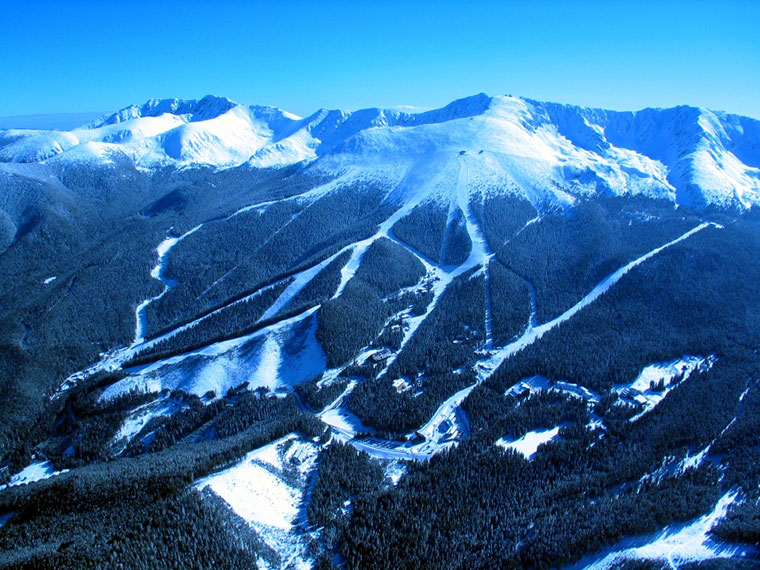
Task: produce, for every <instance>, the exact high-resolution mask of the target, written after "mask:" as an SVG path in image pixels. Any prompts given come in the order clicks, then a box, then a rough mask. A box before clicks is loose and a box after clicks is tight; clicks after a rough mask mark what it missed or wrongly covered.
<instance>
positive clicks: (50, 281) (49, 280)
mask: <svg viewBox="0 0 760 570" xmlns="http://www.w3.org/2000/svg"><path fill="white" fill-rule="evenodd" d="M57 278H58V276H57V275H53V276H52V277H48V278H47V279H45V280H44V281H43V282H42V283H43V285H47V284H48V283H52V282H53V281H55V280H56V279H57Z"/></svg>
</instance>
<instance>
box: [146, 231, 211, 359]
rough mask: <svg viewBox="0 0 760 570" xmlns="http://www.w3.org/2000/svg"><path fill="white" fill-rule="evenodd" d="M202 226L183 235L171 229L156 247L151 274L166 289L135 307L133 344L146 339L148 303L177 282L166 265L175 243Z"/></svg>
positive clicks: (155, 299) (156, 299)
mask: <svg viewBox="0 0 760 570" xmlns="http://www.w3.org/2000/svg"><path fill="white" fill-rule="evenodd" d="M202 227H203V224H199V225H197V226H195V227H194V228H193V229H192V230H190V231H188V232H185V233H184V234H182V235H181V236H172V235H171V230H169V231H168V232H167V237H166V239H165V240H164V241H162V242H161V243H159V244H158V247H156V253H157V254H158V261H157V262H156V265H155V267H153V269H151V270H150V276H151V277H153V279H158V280H159V281H161V283H163V284H164V290H163V291H161V293H159V294H158V295H156V296H155V297H150V298H148V299H145V300H144V301H143V302H141V303H140V304H139V305H137V309H135V340H134V341H132V346H137V345H138V344H142V343H143V342H144V341H145V332H146V331H147V329H148V319H147V317H146V315H145V309H147V308H148V305H150V304H151V303H153V302H154V301H158V300H159V299H160V298H161V297H163V296H164V295H166V294H167V293H168V292H169V291H170V290H171V289H172V288H173V287H174V286H175V285H176V284H177V282H176V281H174V280H173V279H169V278H168V277H167V276H166V265H167V263H168V261H169V252H170V251H171V250H172V248H173V247H174V246H175V245H177V244H178V243H179V242H181V241H182V240H183V239H185V238H186V237H187V236H189V235H191V234H193V233H195V232H197V231H198V230H199V229H201V228H202Z"/></svg>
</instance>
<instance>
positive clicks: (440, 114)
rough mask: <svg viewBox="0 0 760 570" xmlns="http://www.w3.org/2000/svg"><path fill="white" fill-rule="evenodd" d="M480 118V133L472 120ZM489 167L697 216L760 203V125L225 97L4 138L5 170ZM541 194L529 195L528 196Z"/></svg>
mask: <svg viewBox="0 0 760 570" xmlns="http://www.w3.org/2000/svg"><path fill="white" fill-rule="evenodd" d="M466 122H472V123H473V124H472V125H468V124H465V123H466ZM460 152H469V153H475V154H478V155H485V156H481V157H479V158H476V159H475V160H474V161H473V162H477V165H476V166H475V170H477V172H476V173H475V174H476V176H479V177H481V178H482V179H483V181H484V184H486V185H489V186H495V187H504V186H510V185H517V186H523V187H526V186H532V187H535V188H537V189H538V190H539V194H542V195H543V196H544V197H545V198H547V199H549V200H550V201H553V202H555V203H556V202H563V201H564V197H563V196H562V195H561V194H558V193H557V192H556V189H560V190H561V193H562V194H569V195H573V196H579V195H588V194H589V193H599V194H610V195H623V194H629V193H630V194H643V195H646V196H649V197H655V198H666V199H669V200H671V201H673V202H675V203H677V204H679V205H684V206H688V207H692V208H697V209H704V208H706V207H709V206H719V207H735V208H739V209H747V208H751V207H752V206H754V205H756V204H758V203H760V121H756V120H754V119H751V118H749V117H742V116H739V115H732V114H729V113H724V112H720V111H710V110H707V109H703V108H700V107H689V106H679V107H673V108H670V109H651V108H648V109H642V110H640V111H607V110H604V109H594V108H587V107H581V106H577V105H564V104H560V103H551V102H540V101H536V100H532V99H523V98H517V97H510V96H495V97H492V96H488V95H486V94H484V93H479V94H477V95H473V96H470V97H466V98H463V99H458V100H456V101H453V102H451V103H449V104H448V105H446V106H444V107H442V108H440V109H433V110H429V111H423V112H419V113H409V112H405V111H400V110H394V109H383V108H368V109H361V110H358V111H353V112H348V111H342V110H328V109H320V110H318V111H316V112H314V113H312V114H311V115H309V116H308V117H305V118H301V117H298V116H296V115H293V114H291V113H288V112H287V111H283V110H281V109H279V108H277V107H269V106H255V105H252V106H244V105H241V104H238V103H236V102H235V101H232V100H231V99H228V98H225V97H217V96H211V95H209V96H206V97H204V98H202V99H198V100H193V99H189V100H188V99H150V100H149V101H147V102H146V103H145V104H143V105H141V106H136V105H132V106H128V107H125V108H123V109H120V110H119V111H117V112H115V113H113V114H111V115H109V116H106V117H105V118H103V119H102V120H100V121H97V122H95V123H92V124H90V125H88V126H85V127H81V128H79V129H73V130H71V131H45V130H37V131H23V130H18V129H9V130H4V131H2V130H0V161H3V162H45V163H51V164H55V163H61V164H66V163H71V162H90V163H96V164H109V163H113V162H114V161H119V160H126V161H127V162H131V163H133V164H134V165H135V166H136V167H138V168H142V169H148V170H150V169H155V168H159V167H165V166H174V167H211V168H215V169H224V168H231V167H236V166H240V165H249V166H251V167H257V168H266V167H281V166H286V165H293V164H301V165H302V166H304V167H306V168H314V169H315V170H316V171H321V172H324V173H327V174H329V175H340V174H341V173H343V174H345V172H346V171H347V170H348V169H349V168H353V169H354V170H356V168H357V167H358V168H359V170H361V171H362V175H363V176H364V177H370V178H374V179H383V180H385V181H386V182H388V183H392V184H395V183H398V182H399V181H400V180H402V179H403V178H404V177H406V176H408V175H409V173H410V172H411V171H412V170H414V169H416V170H419V168H420V167H421V166H423V165H424V163H426V162H431V160H432V156H433V155H440V154H441V153H447V154H448V155H450V156H456V155H457V154H458V153H460ZM526 192H527V191H526Z"/></svg>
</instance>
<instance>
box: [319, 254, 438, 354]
mask: <svg viewBox="0 0 760 570" xmlns="http://www.w3.org/2000/svg"><path fill="white" fill-rule="evenodd" d="M424 273H425V268H424V266H423V265H422V263H420V262H419V260H417V259H416V258H415V257H414V256H413V255H412V254H411V253H409V252H408V251H406V250H405V249H404V248H402V247H401V246H399V245H397V244H394V243H393V242H391V241H390V240H387V239H380V240H376V241H375V242H373V243H372V245H370V247H369V248H368V249H367V251H366V252H365V253H364V257H363V259H362V264H361V265H360V266H359V269H358V270H357V271H356V274H355V275H354V277H353V278H352V279H350V280H349V281H348V283H347V284H346V287H345V289H344V290H343V292H342V293H341V295H340V296H339V297H337V298H335V299H330V300H329V301H326V302H325V303H323V304H322V306H321V308H320V310H319V313H318V314H317V323H318V324H317V332H316V335H317V339H318V340H319V342H320V344H321V345H322V348H323V349H324V351H325V354H326V355H327V365H328V366H329V367H336V366H339V365H340V364H343V363H345V362H346V361H348V360H349V359H351V358H352V357H353V356H354V355H355V354H356V352H357V351H358V350H359V349H360V348H362V347H364V346H367V345H369V344H370V343H371V342H372V341H373V340H374V339H375V338H376V337H377V336H378V335H379V334H380V332H381V331H382V329H383V325H385V322H386V320H387V319H388V317H390V316H391V314H392V313H393V311H394V309H399V307H398V304H399V303H398V301H399V300H398V299H393V300H390V299H389V300H388V301H386V299H385V298H386V297H388V296H389V295H390V294H391V293H394V292H396V291H398V290H399V289H401V288H405V287H411V286H412V285H415V284H416V283H417V282H418V281H419V280H420V279H421V278H422V276H423V275H424Z"/></svg>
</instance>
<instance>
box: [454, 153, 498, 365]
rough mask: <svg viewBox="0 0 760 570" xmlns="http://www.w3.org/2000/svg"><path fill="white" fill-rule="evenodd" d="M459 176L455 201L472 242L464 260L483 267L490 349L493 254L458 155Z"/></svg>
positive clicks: (488, 345) (462, 158)
mask: <svg viewBox="0 0 760 570" xmlns="http://www.w3.org/2000/svg"><path fill="white" fill-rule="evenodd" d="M459 161H460V165H459V178H458V180H457V201H458V203H459V208H460V209H461V210H462V213H463V214H464V220H465V227H466V228H467V234H468V235H469V236H470V241H471V242H472V248H471V250H470V257H469V258H468V260H467V261H466V262H465V264H467V263H471V264H472V267H475V266H476V265H480V266H481V267H482V268H483V269H482V271H483V280H484V286H485V306H484V314H485V322H484V328H485V348H486V350H490V349H491V347H492V346H493V313H492V311H491V271H490V267H489V264H490V263H491V259H492V258H493V256H494V253H493V251H491V248H490V247H489V245H488V240H486V236H485V232H483V228H481V227H480V223H479V222H478V219H477V218H476V217H475V212H474V211H473V209H472V201H471V200H470V191H469V184H470V167H469V165H468V164H467V157H466V156H460V157H459Z"/></svg>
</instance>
